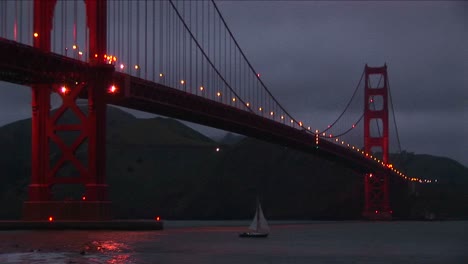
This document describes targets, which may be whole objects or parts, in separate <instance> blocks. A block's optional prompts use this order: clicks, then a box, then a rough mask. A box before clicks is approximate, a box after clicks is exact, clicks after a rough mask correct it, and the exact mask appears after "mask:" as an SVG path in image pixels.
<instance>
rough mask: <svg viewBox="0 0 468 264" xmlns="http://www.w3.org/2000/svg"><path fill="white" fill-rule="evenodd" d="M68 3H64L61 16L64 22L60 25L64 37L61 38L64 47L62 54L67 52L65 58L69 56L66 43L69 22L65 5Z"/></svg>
mask: <svg viewBox="0 0 468 264" xmlns="http://www.w3.org/2000/svg"><path fill="white" fill-rule="evenodd" d="M66 3H67V2H66V1H62V14H61V16H60V18H61V20H62V23H60V26H61V27H62V36H61V38H60V39H61V40H62V47H61V52H63V50H65V56H67V55H68V54H67V53H68V47H67V43H66V38H67V34H66V32H67V29H66V24H67V21H66V18H65V5H66Z"/></svg>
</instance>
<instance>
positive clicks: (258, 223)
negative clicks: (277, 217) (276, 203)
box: [249, 203, 270, 233]
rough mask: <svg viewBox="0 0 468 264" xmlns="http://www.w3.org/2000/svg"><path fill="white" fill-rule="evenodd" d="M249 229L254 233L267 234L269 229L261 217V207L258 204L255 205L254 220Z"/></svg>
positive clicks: (262, 216) (263, 217)
mask: <svg viewBox="0 0 468 264" xmlns="http://www.w3.org/2000/svg"><path fill="white" fill-rule="evenodd" d="M249 229H250V230H252V231H255V232H267V233H268V232H269V231H270V227H269V226H268V223H267V221H266V219H265V216H264V215H263V211H262V206H261V205H260V203H258V204H257V211H255V216H254V219H253V220H252V223H251V224H250V226H249Z"/></svg>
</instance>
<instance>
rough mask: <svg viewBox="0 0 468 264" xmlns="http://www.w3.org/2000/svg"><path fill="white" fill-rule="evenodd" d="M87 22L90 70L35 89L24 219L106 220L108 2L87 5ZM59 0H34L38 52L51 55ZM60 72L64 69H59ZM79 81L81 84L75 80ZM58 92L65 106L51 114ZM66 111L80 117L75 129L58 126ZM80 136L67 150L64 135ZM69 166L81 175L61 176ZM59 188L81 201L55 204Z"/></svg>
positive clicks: (93, 1) (100, 0)
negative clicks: (82, 156)
mask: <svg viewBox="0 0 468 264" xmlns="http://www.w3.org/2000/svg"><path fill="white" fill-rule="evenodd" d="M84 2H85V5H86V17H87V18H86V23H87V26H88V29H89V49H90V50H89V51H88V54H90V56H89V61H90V65H91V68H92V70H90V71H89V72H87V73H70V72H66V73H65V72H64V73H61V75H63V80H64V81H63V83H56V84H49V83H37V84H34V85H32V86H31V88H32V160H31V161H32V175H31V184H30V185H29V197H28V200H27V201H25V202H24V205H23V219H24V220H44V221H45V220H47V219H48V218H49V217H53V219H56V220H108V219H110V217H111V214H110V205H111V203H110V201H109V200H108V198H107V185H106V181H105V174H106V171H105V168H106V155H105V125H106V103H105V95H106V89H107V87H109V85H110V84H111V78H112V73H113V71H114V68H113V66H112V65H108V64H107V65H106V64H105V62H104V59H103V56H104V54H106V46H107V44H106V30H107V25H106V21H107V17H106V16H107V7H106V0H84ZM56 3H57V0H47V1H44V0H34V26H33V28H34V47H36V48H39V49H41V50H43V51H45V52H48V51H50V50H51V30H52V25H53V24H52V21H53V16H54V9H55V6H56ZM56 70H57V72H60V70H61V69H56ZM78 79H79V81H77V80H78ZM52 92H58V94H59V95H60V96H61V97H62V105H61V106H60V108H59V109H57V110H56V111H55V112H53V113H52V112H51V111H50V96H51V93H52ZM83 94H84V95H87V99H88V111H87V112H88V113H87V114H85V113H84V112H83V111H81V109H80V108H79V107H78V105H77V104H76V99H77V98H78V96H79V95H80V96H83ZM66 111H70V112H72V113H74V114H75V115H76V116H77V117H78V121H77V122H78V123H76V124H60V123H59V122H58V121H59V120H60V118H61V117H62V116H63V114H64V113H65V112H66ZM64 131H65V132H73V133H74V134H79V136H77V137H76V138H75V139H74V141H73V143H72V144H70V145H67V144H66V143H65V141H64V138H63V137H61V136H60V135H61V134H64V133H63V132H64ZM49 144H55V145H56V146H57V147H58V149H59V150H60V153H59V155H60V156H59V158H58V159H57V162H55V163H54V162H53V161H52V160H51V152H50V145H49ZM80 146H84V147H85V150H86V154H87V161H86V162H82V161H80V160H79V159H78V157H77V153H76V152H77V149H78V148H79V147H80ZM66 163H67V164H69V165H70V166H72V167H73V168H74V171H77V172H78V175H65V176H64V175H60V177H58V175H57V173H58V171H59V170H60V169H61V168H62V167H63V166H64V165H65V164H66ZM56 184H67V185H68V184H74V185H77V184H79V185H82V186H84V189H85V192H84V194H83V196H82V197H80V199H76V200H67V201H63V200H62V201H60V200H54V199H53V197H52V193H51V188H52V186H54V185H56Z"/></svg>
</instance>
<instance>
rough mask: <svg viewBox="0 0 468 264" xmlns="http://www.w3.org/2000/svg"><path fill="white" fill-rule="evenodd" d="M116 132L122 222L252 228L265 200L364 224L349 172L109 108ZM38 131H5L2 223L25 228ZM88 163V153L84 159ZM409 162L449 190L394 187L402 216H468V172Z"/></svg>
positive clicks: (116, 192) (300, 212)
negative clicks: (240, 223)
mask: <svg viewBox="0 0 468 264" xmlns="http://www.w3.org/2000/svg"><path fill="white" fill-rule="evenodd" d="M73 116H74V115H73V114H69V113H68V114H66V115H65V116H64V117H63V120H62V122H64V123H73V122H74V117H73ZM107 127H108V130H107V134H108V135H107V154H108V156H107V178H108V182H109V184H110V196H111V199H112V201H113V212H114V214H115V217H117V218H150V217H153V216H154V215H156V214H159V215H162V216H163V217H165V218H173V219H174V218H179V219H181V218H192V219H193V218H198V219H239V218H250V217H251V216H252V210H253V202H254V201H255V197H256V196H257V195H258V194H260V196H261V199H262V200H263V205H264V210H265V213H266V215H267V217H268V218H276V219H281V218H296V219H300V218H302V219H356V218H359V217H360V213H361V208H362V201H363V190H362V188H363V183H362V177H361V176H360V175H356V174H355V173H354V172H352V171H350V170H348V169H346V168H343V167H341V166H340V165H339V164H335V163H333V162H329V161H324V160H321V159H319V158H318V157H314V156H311V155H308V154H304V153H301V152H298V151H294V150H291V149H288V148H285V147H282V146H276V145H272V144H269V143H265V142H261V141H258V140H254V139H251V138H243V137H237V136H235V138H231V139H229V138H228V139H227V140H226V141H223V142H224V143H226V144H224V143H223V144H220V143H216V142H214V141H212V140H211V139H209V138H207V137H205V136H204V135H202V134H200V133H198V132H197V131H194V130H193V129H191V128H189V127H187V126H185V125H183V124H182V123H180V122H178V121H177V120H174V119H167V118H152V119H136V118H134V117H133V116H132V115H130V114H128V113H126V112H123V111H122V110H119V109H117V108H114V107H109V108H108V118H107ZM30 131H31V124H30V120H29V119H28V120H21V121H18V122H15V123H12V124H9V125H6V126H4V127H1V128H0V146H1V148H2V152H1V154H0V166H1V167H2V184H0V206H1V207H2V210H0V218H19V213H20V210H21V203H22V201H23V200H24V199H25V198H26V190H27V185H28V182H29V177H30V173H31V165H30V153H31V151H30V148H31V147H30V146H31V137H30ZM70 138H72V136H70ZM232 139H235V140H236V141H237V142H232V141H231V140H232ZM228 141H230V142H228ZM217 147H220V151H216V148H217ZM54 153H55V152H54V151H52V155H54ZM84 154H85V152H84V150H80V151H79V153H78V156H79V157H80V158H84V157H85V155H84ZM400 162H401V163H402V164H403V165H405V167H406V168H407V169H408V170H409V171H410V173H414V175H416V176H427V177H436V178H438V179H440V182H441V183H440V184H438V185H432V186H429V187H417V188H416V189H415V190H414V192H408V188H407V186H408V185H407V183H405V182H402V181H401V180H399V179H392V180H391V188H392V189H391V194H392V208H393V209H394V211H395V214H396V215H397V216H401V217H408V216H419V215H421V214H422V213H424V212H426V211H427V210H432V211H435V212H436V213H438V214H440V215H442V216H445V217H460V216H467V215H468V213H467V212H466V206H465V207H463V208H465V209H459V208H458V209H457V208H456V205H460V206H463V205H462V204H461V203H465V204H466V200H467V199H465V198H463V197H464V196H466V195H467V191H466V190H467V189H468V188H467V186H468V184H467V182H466V180H467V177H468V169H467V168H465V167H463V166H461V165H460V164H457V163H456V162H453V161H452V160H449V159H446V158H438V157H432V156H427V155H414V154H411V153H405V155H403V156H402V157H400ZM453 190H457V191H456V192H453ZM73 192H76V190H70V189H67V188H65V189H62V190H61V195H62V196H63V197H72V198H77V199H79V197H80V196H79V195H80V193H73ZM73 195H77V197H74V196H73ZM463 199H465V200H463ZM448 204H450V206H449V205H448Z"/></svg>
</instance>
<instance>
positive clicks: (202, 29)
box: [201, 2, 211, 95]
mask: <svg viewBox="0 0 468 264" xmlns="http://www.w3.org/2000/svg"><path fill="white" fill-rule="evenodd" d="M204 3H205V2H202V7H201V10H202V15H201V17H202V24H201V36H202V37H201V39H202V46H203V47H205V43H204V42H205V7H204ZM201 61H202V67H201V68H202V70H201V82H202V84H203V85H204V86H206V84H205V73H204V71H205V59H204V58H203V56H201ZM210 88H211V87H210ZM205 89H207V87H205ZM204 95H206V93H204Z"/></svg>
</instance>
